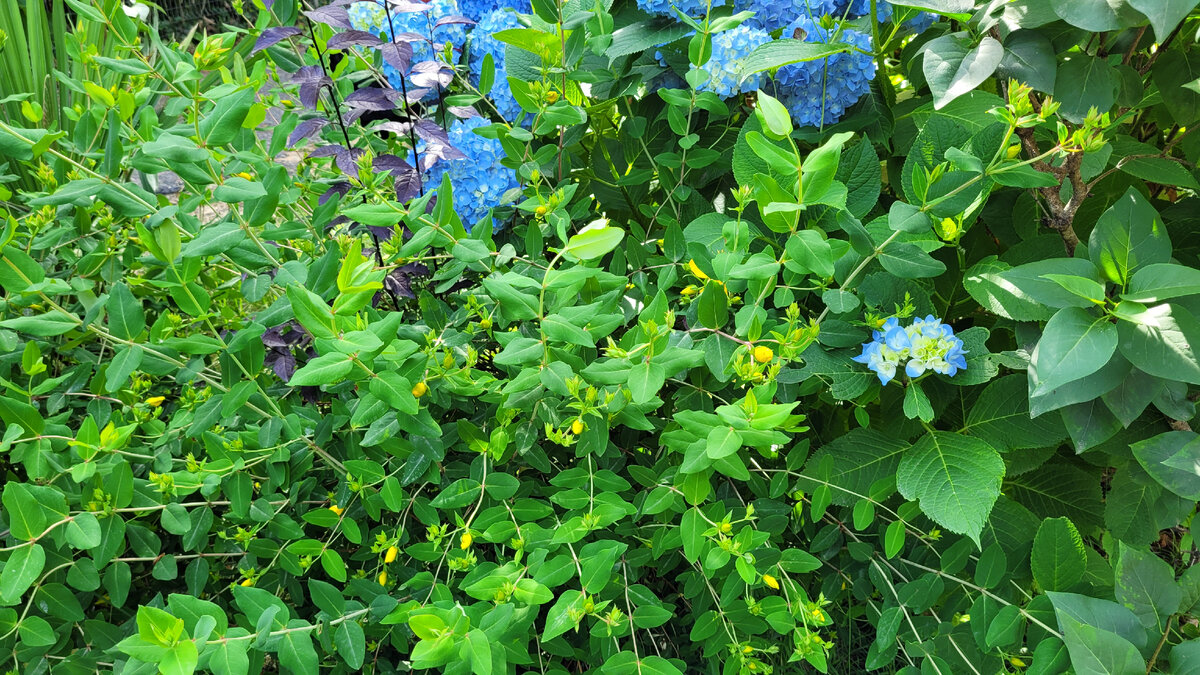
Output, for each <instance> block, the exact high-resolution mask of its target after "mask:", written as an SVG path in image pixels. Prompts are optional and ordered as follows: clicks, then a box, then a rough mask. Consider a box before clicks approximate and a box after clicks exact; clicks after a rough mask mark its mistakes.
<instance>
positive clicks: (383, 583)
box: [379, 570, 387, 586]
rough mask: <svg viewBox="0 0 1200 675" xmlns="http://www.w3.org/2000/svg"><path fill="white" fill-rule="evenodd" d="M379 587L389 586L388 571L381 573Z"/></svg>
mask: <svg viewBox="0 0 1200 675" xmlns="http://www.w3.org/2000/svg"><path fill="white" fill-rule="evenodd" d="M379 585H380V586H387V570H384V571H382V572H380V573H379Z"/></svg>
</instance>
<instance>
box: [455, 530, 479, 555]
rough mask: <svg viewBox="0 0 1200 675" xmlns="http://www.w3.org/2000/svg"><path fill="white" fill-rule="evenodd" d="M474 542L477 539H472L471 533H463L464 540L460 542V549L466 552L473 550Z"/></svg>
mask: <svg viewBox="0 0 1200 675" xmlns="http://www.w3.org/2000/svg"><path fill="white" fill-rule="evenodd" d="M473 541H475V537H472V536H471V533H470V532H463V536H462V539H460V540H459V542H458V547H459V548H461V549H462V550H464V551H465V550H467V549H469V548H471V542H473Z"/></svg>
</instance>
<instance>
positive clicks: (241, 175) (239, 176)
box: [233, 171, 254, 180]
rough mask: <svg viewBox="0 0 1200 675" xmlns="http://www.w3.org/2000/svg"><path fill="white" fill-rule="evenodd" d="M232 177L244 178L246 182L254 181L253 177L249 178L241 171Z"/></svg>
mask: <svg viewBox="0 0 1200 675" xmlns="http://www.w3.org/2000/svg"><path fill="white" fill-rule="evenodd" d="M233 175H235V176H237V177H238V178H245V179H246V180H254V176H251V175H250V173H249V172H247V171H241V172H238V173H235V174H233Z"/></svg>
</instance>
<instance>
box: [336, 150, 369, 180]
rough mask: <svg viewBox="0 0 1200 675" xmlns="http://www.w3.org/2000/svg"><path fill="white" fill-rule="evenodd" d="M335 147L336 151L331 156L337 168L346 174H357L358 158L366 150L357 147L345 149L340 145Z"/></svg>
mask: <svg viewBox="0 0 1200 675" xmlns="http://www.w3.org/2000/svg"><path fill="white" fill-rule="evenodd" d="M337 148H338V152H337V154H336V155H334V158H333V161H334V163H336V164H337V166H338V168H339V169H341V170H342V173H344V174H346V175H348V176H354V175H357V174H358V158H359V157H362V156H363V155H365V154H367V151H366V150H361V149H359V148H350V149H348V150H347V149H346V148H343V147H342V146H340V145H339V146H337Z"/></svg>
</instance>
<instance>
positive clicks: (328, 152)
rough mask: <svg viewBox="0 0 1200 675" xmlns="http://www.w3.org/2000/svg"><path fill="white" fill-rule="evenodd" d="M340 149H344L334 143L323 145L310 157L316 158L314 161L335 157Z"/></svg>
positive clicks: (309, 154)
mask: <svg viewBox="0 0 1200 675" xmlns="http://www.w3.org/2000/svg"><path fill="white" fill-rule="evenodd" d="M340 147H342V146H340V145H338V144H336V143H332V144H330V145H322V146H321V147H319V148H317V149H315V150H313V151H312V152H310V153H308V156H309V157H311V158H314V159H316V158H319V157H333V156H334V155H336V154H337V151H338V148H340Z"/></svg>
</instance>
